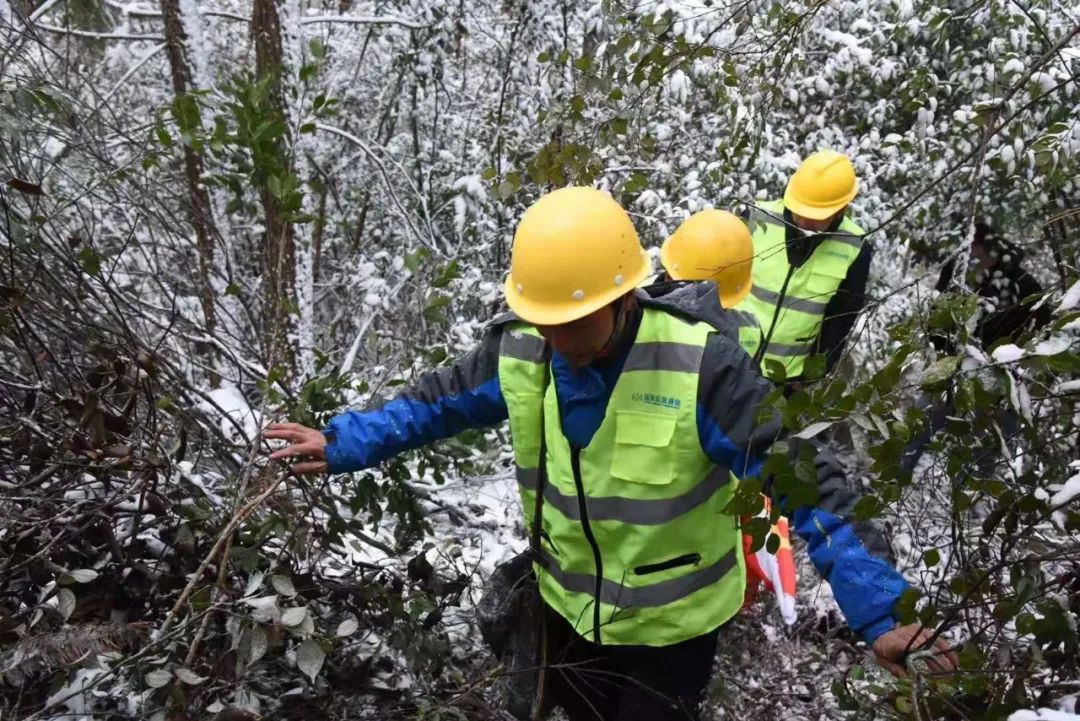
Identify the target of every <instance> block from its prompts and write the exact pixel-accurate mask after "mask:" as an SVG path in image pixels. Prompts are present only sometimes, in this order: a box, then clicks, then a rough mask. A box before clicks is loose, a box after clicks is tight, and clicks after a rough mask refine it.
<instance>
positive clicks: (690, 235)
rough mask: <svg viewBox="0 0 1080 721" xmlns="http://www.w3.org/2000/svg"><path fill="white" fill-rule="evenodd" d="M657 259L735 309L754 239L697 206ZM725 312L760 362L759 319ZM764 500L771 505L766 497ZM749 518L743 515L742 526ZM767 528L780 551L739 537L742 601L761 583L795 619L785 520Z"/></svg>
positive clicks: (732, 221) (733, 218) (737, 224)
mask: <svg viewBox="0 0 1080 721" xmlns="http://www.w3.org/2000/svg"><path fill="white" fill-rule="evenodd" d="M660 263H661V265H663V267H664V280H666V281H711V282H712V283H715V284H716V289H717V291H718V292H719V297H720V303H721V304H722V305H723V307H724V308H728V309H734V308H735V306H737V305H738V304H739V303H741V302H742V300H743V299H744V298H746V296H747V295H748V294H749V293H750V286H751V283H752V277H751V276H752V272H753V265H754V241H753V239H752V238H751V237H750V229H749V228H747V227H746V223H744V222H743V221H742V219H741V218H739V216H737V215H735V214H734V213H730V212H728V211H726V210H716V209H709V210H701V211H698V212H697V213H694V214H693V215H691V216H690V217H689V218H687V219H686V220H684V221H683V222H682V223H681V224H680V225H679V227H678V228H676V229H675V232H674V233H672V234H671V235H670V236H668V239H667V240H665V241H664V244H663V245H662V246H661V248H660ZM729 314H730V315H731V316H732V320H733V321H734V322H735V323H736V324H737V325H738V332H739V345H741V346H742V347H743V350H745V351H746V352H747V354H748V355H750V356H752V357H754V359H755V363H758V362H760V356H759V355H758V353H759V350H760V349H761V342H762V334H761V326H759V325H758V322H757V319H756V318H755V317H754V315H753V314H752V313H748V312H745V311H739V310H729ZM764 505H765V508H768V507H769V502H768V498H767V497H766V499H765V504H764ZM763 513H765V512H764V511H763ZM765 515H766V517H767V515H768V514H767V513H765ZM747 520H748V519H746V518H744V519H743V523H744V525H745V523H746V522H747ZM771 533H773V534H775V535H776V536H778V537H779V538H780V549H781V550H780V551H778V552H777V553H776V554H770V553H768V551H766V550H765V548H764V547H762V548H761V549H759V550H758V551H757V552H756V553H754V552H751V548H752V539H751V537H750V536H749V535H744V537H743V549H744V550H745V551H746V552H747V553H746V581H747V587H746V588H747V592H746V604H745V605H747V606H748V605H750V604H751V603H752V602H753V600H754V599H755V598H756V596H757V593H756V589H757V587H758V586H759V585H761V584H764V585H765V586H766V587H767V588H770V589H772V590H773V591H774V593H775V594H776V597H777V604H778V605H779V606H780V609H781V611H782V613H783V618H784V621H785V622H786V623H788V624H792V623H794V622H795V620H796V613H795V583H796V571H795V561H794V556H793V555H792V551H791V535H790V530H789V527H788V519H786V518H784V517H783V516H781V517H780V518H779V519H778V520H777V522H776V523H775V524H773V526H772V529H771ZM781 580H782V582H781Z"/></svg>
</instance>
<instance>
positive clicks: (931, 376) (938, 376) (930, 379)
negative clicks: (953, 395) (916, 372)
mask: <svg viewBox="0 0 1080 721" xmlns="http://www.w3.org/2000/svg"><path fill="white" fill-rule="evenodd" d="M959 365H960V359H959V358H957V357H955V356H947V357H945V358H938V359H937V360H936V361H934V363H933V365H931V366H930V367H929V368H927V369H926V370H925V371H924V372H923V376H922V385H923V386H924V387H925V386H932V385H937V384H938V383H942V382H944V381H947V380H949V378H951V377H952V374H953V373H955V372H956V368H957V366H959Z"/></svg>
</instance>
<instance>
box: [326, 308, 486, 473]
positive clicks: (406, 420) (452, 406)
mask: <svg viewBox="0 0 1080 721" xmlns="http://www.w3.org/2000/svg"><path fill="white" fill-rule="evenodd" d="M501 339H502V326H501V325H495V326H493V327H491V328H489V329H488V331H487V332H486V333H485V335H484V338H483V340H482V342H481V344H480V346H479V347H478V348H476V349H475V350H473V351H472V352H471V353H469V354H467V355H466V356H464V357H463V358H461V359H459V360H457V361H455V362H454V363H453V364H452V365H450V366H447V367H446V368H442V369H439V370H438V371H435V372H432V373H427V374H425V375H424V376H422V377H421V378H420V380H419V381H417V383H416V384H415V385H413V386H412V387H410V388H409V389H407V390H406V391H404V392H403V393H402V394H401V395H399V396H398V397H397V398H395V399H394V400H392V401H390V402H389V403H387V404H386V405H384V406H382V407H381V408H378V409H375V410H369V411H346V412H345V413H343V414H341V415H340V416H337V417H335V418H334V419H332V420H331V421H330V423H329V425H328V426H327V427H326V428H325V429H324V430H323V433H324V434H325V435H326V438H327V446H326V460H327V463H328V464H329V466H330V472H331V473H348V472H350V471H358V470H361V469H364V468H370V467H371V466H374V465H376V464H378V463H381V462H382V461H385V460H386V459H388V458H391V457H393V456H395V455H397V454H399V453H402V452H404V451H408V450H412V449H414V448H420V447H421V446H425V445H428V444H429V443H433V442H434V441H438V440H442V439H445V438H450V437H452V436H455V435H457V434H458V433H461V432H462V431H464V430H467V429H470V428H484V427H488V426H493V425H495V424H497V423H499V422H501V421H504V420H506V417H507V410H506V401H505V400H504V399H503V396H502V391H501V389H500V387H499V344H500V342H501Z"/></svg>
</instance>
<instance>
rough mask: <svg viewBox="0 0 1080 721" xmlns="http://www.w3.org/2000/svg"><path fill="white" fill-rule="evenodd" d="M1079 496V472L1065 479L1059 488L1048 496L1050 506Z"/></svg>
mask: <svg viewBox="0 0 1080 721" xmlns="http://www.w3.org/2000/svg"><path fill="white" fill-rule="evenodd" d="M1077 496H1080V473H1077V474H1076V475H1075V476H1073V477H1072V478H1070V479H1069V480H1067V481H1065V483H1064V484H1062V486H1061V488H1060V489H1059V490H1058V491H1057V492H1056V493H1054V495H1053V496H1051V497H1050V505H1051V506H1061V505H1064V504H1066V503H1068V502H1069V501H1072V500H1073V499H1074V498H1076V497H1077Z"/></svg>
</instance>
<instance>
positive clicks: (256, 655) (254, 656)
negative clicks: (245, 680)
mask: <svg viewBox="0 0 1080 721" xmlns="http://www.w3.org/2000/svg"><path fill="white" fill-rule="evenodd" d="M269 645H270V640H269V639H268V638H267V636H266V630H265V629H264V628H263V627H262V626H252V627H251V628H250V629H248V631H247V633H245V634H244V641H243V643H242V644H241V646H242V648H244V649H245V650H246V651H247V653H246V655H245V658H246V659H247V665H249V666H250V665H252V664H253V663H255V662H256V661H258V660H259V659H260V658H262V657H263V656H265V655H266V649H267V647H268V646H269Z"/></svg>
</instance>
